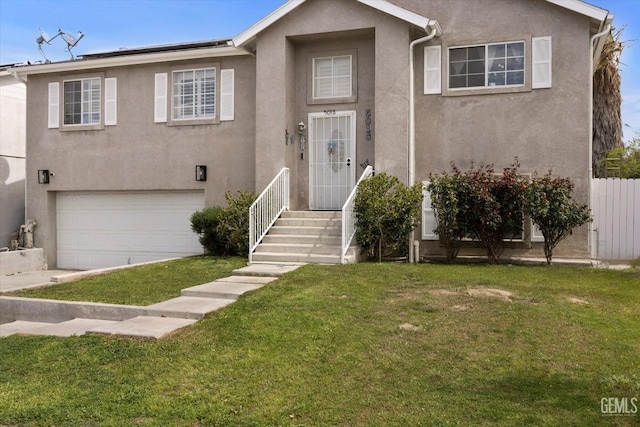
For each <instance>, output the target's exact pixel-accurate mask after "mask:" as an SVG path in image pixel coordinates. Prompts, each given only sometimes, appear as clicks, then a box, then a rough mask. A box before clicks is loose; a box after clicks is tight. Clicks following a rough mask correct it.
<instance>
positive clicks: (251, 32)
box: [232, 0, 306, 47]
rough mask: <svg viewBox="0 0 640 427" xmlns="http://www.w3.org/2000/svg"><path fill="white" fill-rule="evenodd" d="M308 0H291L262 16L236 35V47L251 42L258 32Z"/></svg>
mask: <svg viewBox="0 0 640 427" xmlns="http://www.w3.org/2000/svg"><path fill="white" fill-rule="evenodd" d="M305 1H306V0H289V1H288V2H286V3H285V4H283V5H282V6H280V7H279V8H277V9H276V10H274V11H273V12H271V13H270V14H268V15H267V16H265V17H264V18H262V19H261V20H260V21H258V22H257V23H255V24H253V25H252V26H251V27H249V28H247V29H246V30H245V31H243V32H242V33H240V34H239V35H238V36H236V37H234V38H233V40H232V42H233V45H234V46H236V47H243V46H246V45H247V44H249V43H251V41H253V39H255V38H256V36H257V35H258V33H260V32H262V31H263V30H265V29H266V28H268V27H270V26H271V25H272V24H274V23H275V22H276V21H278V20H279V19H280V18H282V17H283V16H285V15H286V14H288V13H289V12H291V11H292V10H294V9H295V8H297V7H298V6H300V5H301V4H302V3H304V2H305Z"/></svg>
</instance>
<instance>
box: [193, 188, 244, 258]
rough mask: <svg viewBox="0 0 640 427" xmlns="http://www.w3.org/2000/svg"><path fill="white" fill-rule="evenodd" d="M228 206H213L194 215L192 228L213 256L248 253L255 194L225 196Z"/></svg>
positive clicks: (229, 194) (227, 193) (242, 193)
mask: <svg viewBox="0 0 640 427" xmlns="http://www.w3.org/2000/svg"><path fill="white" fill-rule="evenodd" d="M224 197H225V199H227V207H226V208H223V207H220V206H214V207H212V208H206V209H203V210H201V211H197V212H195V213H194V214H193V215H191V229H192V230H193V231H194V232H196V233H198V234H200V244H201V245H202V246H204V248H205V249H206V250H207V252H209V253H210V254H211V255H239V256H247V255H248V254H249V208H250V207H251V204H252V203H253V202H254V201H255V199H256V194H255V193H254V192H252V191H240V190H238V192H237V193H236V194H235V195H233V194H232V193H231V192H230V191H227V192H226V193H225V195H224Z"/></svg>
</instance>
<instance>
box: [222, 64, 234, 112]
mask: <svg viewBox="0 0 640 427" xmlns="http://www.w3.org/2000/svg"><path fill="white" fill-rule="evenodd" d="M234 79H235V70H233V69H228V70H221V71H220V120H221V121H228V120H233V119H234V110H235V105H234V86H235V81H234Z"/></svg>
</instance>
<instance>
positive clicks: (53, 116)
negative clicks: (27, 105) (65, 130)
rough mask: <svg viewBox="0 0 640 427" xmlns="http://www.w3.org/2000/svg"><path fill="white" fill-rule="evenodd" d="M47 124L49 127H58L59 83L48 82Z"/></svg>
mask: <svg viewBox="0 0 640 427" xmlns="http://www.w3.org/2000/svg"><path fill="white" fill-rule="evenodd" d="M48 106H49V110H48V125H47V127H48V128H49V129H58V128H59V127H60V83H58V82H51V83H49V96H48Z"/></svg>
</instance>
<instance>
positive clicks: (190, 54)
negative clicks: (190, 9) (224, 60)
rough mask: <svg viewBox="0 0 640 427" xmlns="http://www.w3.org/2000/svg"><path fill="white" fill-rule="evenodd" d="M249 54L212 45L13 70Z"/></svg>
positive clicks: (46, 70)
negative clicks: (201, 47)
mask: <svg viewBox="0 0 640 427" xmlns="http://www.w3.org/2000/svg"><path fill="white" fill-rule="evenodd" d="M241 55H248V53H247V52H246V51H245V50H243V49H238V48H235V47H233V46H224V47H211V48H203V49H193V50H179V51H172V52H158V53H150V54H149V53H146V54H145V53H141V54H137V55H127V56H115V57H109V58H96V59H82V60H77V61H65V62H53V63H50V64H38V65H26V66H19V67H12V68H11V69H10V70H11V72H13V73H15V74H18V75H20V76H28V75H32V74H47V73H59V72H68V71H82V70H90V69H95V68H106V67H123V66H128V65H142V64H153V63H158V62H174V61H183V60H190V59H203V58H217V57H223V56H241Z"/></svg>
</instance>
